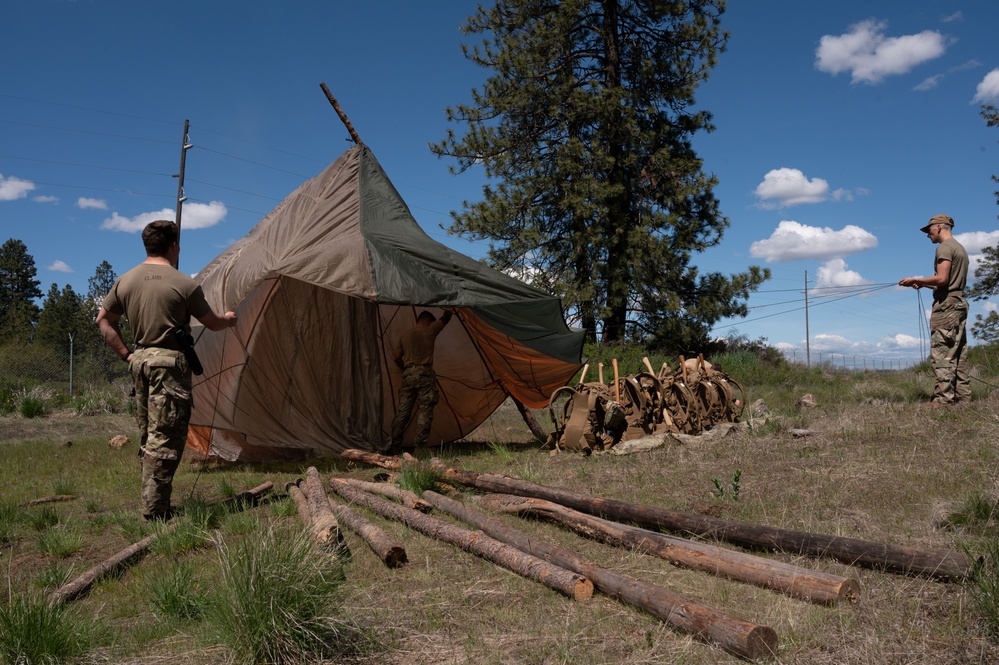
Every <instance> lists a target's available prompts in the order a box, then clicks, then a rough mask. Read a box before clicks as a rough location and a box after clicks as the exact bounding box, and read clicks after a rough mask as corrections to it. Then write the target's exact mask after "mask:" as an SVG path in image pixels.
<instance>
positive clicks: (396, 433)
mask: <svg viewBox="0 0 999 665" xmlns="http://www.w3.org/2000/svg"><path fill="white" fill-rule="evenodd" d="M439 399H440V395H438V393H437V374H436V373H435V372H434V368H433V367H430V366H429V365H411V366H409V367H407V368H406V369H405V370H404V371H403V373H402V386H400V388H399V410H398V411H396V414H395V418H393V419H392V447H393V448H399V447H401V446H402V437H403V435H404V434H405V433H406V427H408V426H409V421H410V420H412V418H413V408H414V407H416V444H415V445H416V447H421V446H426V445H427V437H429V436H430V425H431V424H432V423H433V419H434V406H435V405H436V404H437V401H438V400H439Z"/></svg>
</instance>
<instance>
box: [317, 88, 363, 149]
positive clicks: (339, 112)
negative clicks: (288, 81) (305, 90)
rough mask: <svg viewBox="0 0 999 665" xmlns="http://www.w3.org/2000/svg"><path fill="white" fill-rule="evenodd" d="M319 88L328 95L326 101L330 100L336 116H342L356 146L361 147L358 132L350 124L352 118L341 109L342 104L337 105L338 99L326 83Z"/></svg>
mask: <svg viewBox="0 0 999 665" xmlns="http://www.w3.org/2000/svg"><path fill="white" fill-rule="evenodd" d="M319 87H320V88H322V89H323V92H325V93H326V99H328V100H330V104H331V105H332V106H333V110H334V111H336V114H337V115H338V116H340V121H341V122H342V123H343V126H344V127H346V128H347V131H348V132H349V133H350V138H351V140H352V141H353V142H354V143H355V144H358V145H360V143H361V137H360V136H358V135H357V132H355V131H354V126H353V125H352V124H350V118H348V117H347V114H346V113H344V112H343V109H342V108H340V104H338V103H337V101H336V98H335V97H333V93H332V92H330V89H329V88H327V87H326V83H325V82H323V83H320V84H319Z"/></svg>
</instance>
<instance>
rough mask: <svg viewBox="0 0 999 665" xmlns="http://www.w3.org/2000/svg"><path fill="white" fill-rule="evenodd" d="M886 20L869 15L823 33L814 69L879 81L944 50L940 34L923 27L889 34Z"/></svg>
mask: <svg viewBox="0 0 999 665" xmlns="http://www.w3.org/2000/svg"><path fill="white" fill-rule="evenodd" d="M887 25H888V24H887V23H886V22H885V21H878V20H875V19H868V20H866V21H861V22H860V23H857V24H854V25H852V26H850V28H849V30H848V31H847V32H846V33H845V34H842V35H825V36H824V37H822V38H821V39H820V40H819V47H818V48H817V49H816V50H815V67H816V69H818V70H820V71H823V72H828V73H830V74H839V73H841V72H847V71H848V72H850V74H851V76H852V77H853V81H852V82H853V83H871V84H874V83H880V82H881V81H882V80H883V79H884V78H885V77H886V76H890V75H892V74H905V73H907V72H909V71H911V70H912V69H913V68H914V67H916V66H917V65H920V64H922V63H924V62H926V61H928V60H933V59H934V58H939V57H940V56H941V55H943V53H944V51H945V50H946V43H945V42H946V40H945V38H944V36H943V35H941V34H940V33H939V32H936V31H933V30H924V31H923V32H920V33H918V34H915V35H904V36H902V37H888V36H887V35H886V34H885V28H886V27H887Z"/></svg>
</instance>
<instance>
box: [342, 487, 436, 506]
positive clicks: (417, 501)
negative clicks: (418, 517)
mask: <svg viewBox="0 0 999 665" xmlns="http://www.w3.org/2000/svg"><path fill="white" fill-rule="evenodd" d="M337 480H342V481H343V482H345V483H349V484H350V485H351V486H353V487H354V488H356V489H359V490H361V491H362V492H367V493H368V494H377V495H379V496H384V497H387V498H389V499H393V500H395V501H398V502H399V503H401V504H402V505H404V506H406V507H407V508H414V509H416V510H419V511H420V512H421V513H429V512H430V511H431V510H433V506H431V505H430V504H429V503H427V502H426V501H424V500H423V499H421V498H420V497H419V496H418V495H417V494H416V492H411V491H409V490H407V489H403V488H401V487H399V486H398V485H391V484H389V483H369V482H367V481H365V480H355V479H353V478H337Z"/></svg>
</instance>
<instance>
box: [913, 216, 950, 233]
mask: <svg viewBox="0 0 999 665" xmlns="http://www.w3.org/2000/svg"><path fill="white" fill-rule="evenodd" d="M934 224H945V225H946V226H949V227H951V228H954V220H953V219H952V218H951V216H950V215H933V217H930V221H929V222H927V223H926V226H924V227H923V228H921V229H919V230H920V231H922V232H923V233H929V231H930V227H931V226H933V225H934Z"/></svg>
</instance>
